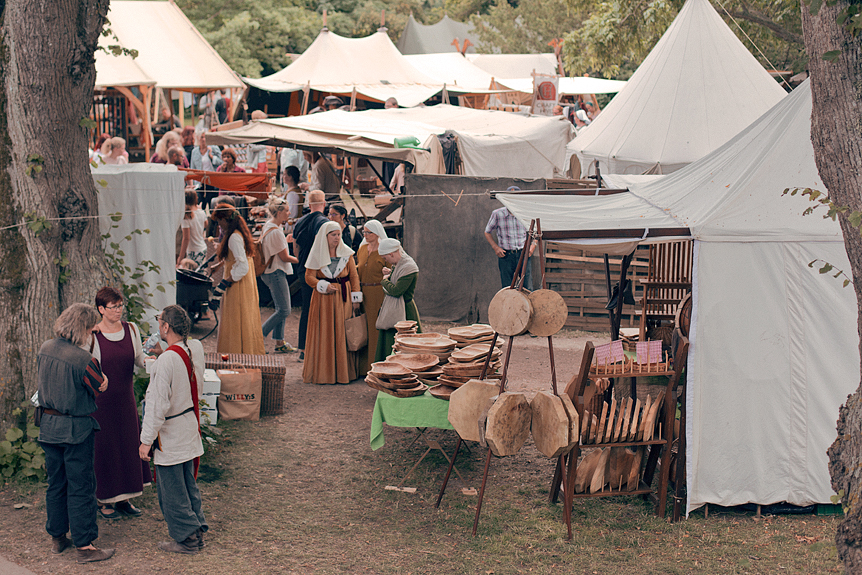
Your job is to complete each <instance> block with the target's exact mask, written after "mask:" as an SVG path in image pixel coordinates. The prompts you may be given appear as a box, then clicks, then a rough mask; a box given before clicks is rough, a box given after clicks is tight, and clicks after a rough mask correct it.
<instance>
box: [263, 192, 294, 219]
mask: <svg viewBox="0 0 862 575" xmlns="http://www.w3.org/2000/svg"><path fill="white" fill-rule="evenodd" d="M289 208H290V204H288V203H287V202H286V201H284V200H283V199H281V198H279V197H274V198H272V199H271V200H269V203H268V204H267V205H266V211H268V212H269V215H271V216H272V217H276V216H278V213H279V212H282V211H284V210H287V209H289Z"/></svg>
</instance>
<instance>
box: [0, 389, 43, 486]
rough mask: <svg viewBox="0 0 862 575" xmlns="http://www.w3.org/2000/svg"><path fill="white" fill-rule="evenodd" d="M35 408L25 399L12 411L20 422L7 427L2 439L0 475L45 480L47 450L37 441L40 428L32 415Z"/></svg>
mask: <svg viewBox="0 0 862 575" xmlns="http://www.w3.org/2000/svg"><path fill="white" fill-rule="evenodd" d="M33 409H34V408H33V406H32V405H30V402H29V401H24V402H23V403H22V404H21V407H18V408H15V409H14V410H13V411H12V415H13V416H14V417H17V418H18V423H17V425H13V426H12V427H10V428H9V429H7V430H6V433H5V436H4V440H3V441H0V477H3V478H6V479H9V478H12V477H21V478H28V479H31V478H32V479H37V480H39V481H45V477H46V474H45V452H44V451H42V448H41V447H40V446H39V443H38V442H37V438H38V437H39V428H38V427H36V426H35V425H34V424H33V421H32V419H33V418H32V417H30V413H31V412H32V411H33Z"/></svg>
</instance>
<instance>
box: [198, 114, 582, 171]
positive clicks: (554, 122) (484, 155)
mask: <svg viewBox="0 0 862 575" xmlns="http://www.w3.org/2000/svg"><path fill="white" fill-rule="evenodd" d="M447 130H451V131H453V132H454V133H456V134H457V136H458V149H459V152H460V155H461V161H462V164H463V171H464V174H465V175H469V176H497V177H522V178H543V177H553V176H554V174H555V173H556V174H561V173H562V172H563V171H564V169H565V165H564V164H565V146H566V143H567V142H568V141H569V140H571V138H572V137H573V134H574V128H573V127H572V125H571V123H570V122H568V121H566V119H565V118H563V117H562V116H552V117H547V116H521V115H518V114H510V113H508V112H497V111H491V110H474V109H471V108H462V107H457V106H448V105H445V104H440V105H437V106H428V107H421V108H404V109H394V108H393V109H389V110H365V111H362V112H343V111H341V110H332V111H329V112H323V113H319V114H311V115H308V116H291V117H288V118H278V119H271V120H262V121H258V122H252V123H251V124H249V125H248V126H245V127H243V128H239V129H236V130H228V131H224V132H213V133H212V134H208V135H207V141H211V142H213V143H229V142H231V141H235V142H243V143H251V142H252V141H257V142H264V143H268V144H273V145H285V144H295V145H299V146H301V147H308V148H321V149H325V148H327V147H332V148H333V149H339V150H343V151H346V152H348V153H356V154H358V155H367V156H371V157H380V158H384V157H385V158H389V159H399V160H401V161H407V162H410V163H411V164H413V165H414V166H415V167H416V171H417V172H419V173H445V170H444V169H443V165H442V161H439V159H435V156H434V154H437V153H439V142H438V141H437V135H440V134H443V133H444V132H446V131H447ZM404 136H414V137H416V138H417V139H418V140H419V141H420V142H421V143H422V146H423V147H425V148H428V149H430V150H431V152H426V151H423V150H412V149H410V148H394V140H395V138H399V137H404ZM278 142H283V143H281V144H279V143H278ZM384 151H386V152H385V154H384V153H383V152H384ZM428 154H430V157H429V156H428ZM425 158H428V159H425ZM438 162H439V163H438Z"/></svg>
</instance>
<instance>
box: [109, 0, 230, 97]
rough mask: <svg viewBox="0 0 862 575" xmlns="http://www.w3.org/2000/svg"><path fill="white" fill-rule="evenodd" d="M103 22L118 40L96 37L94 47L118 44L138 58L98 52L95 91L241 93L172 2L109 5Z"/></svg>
mask: <svg viewBox="0 0 862 575" xmlns="http://www.w3.org/2000/svg"><path fill="white" fill-rule="evenodd" d="M108 20H109V21H110V22H111V32H112V33H113V35H116V37H117V39H116V40H115V39H114V38H113V37H111V36H108V37H105V36H101V37H100V38H99V45H100V46H109V45H112V44H118V45H120V46H122V47H123V48H127V49H134V50H137V51H138V56H137V58H135V59H134V60H133V59H131V58H130V57H128V56H122V57H114V56H109V55H107V54H104V53H99V52H97V53H96V86H97V87H109V86H131V85H142V84H144V85H146V84H153V83H155V84H156V86H158V87H159V88H166V89H174V90H184V91H188V92H209V91H211V90H218V89H230V88H244V87H245V86H244V85H243V83H242V80H241V79H240V78H239V76H237V75H236V74H234V72H233V70H231V69H230V66H228V65H227V64H226V63H225V61H224V60H222V58H221V56H219V55H218V53H217V52H216V51H215V50H214V49H213V47H212V46H210V45H209V42H207V41H206V39H204V37H203V36H202V35H201V34H200V32H198V30H197V29H196V28H195V27H194V25H193V24H192V23H191V22H190V21H189V19H188V18H186V16H185V14H183V12H182V10H180V8H179V6H177V5H176V4H175V3H174V2H145V1H134V0H112V1H111V7H110V11H109V12H108ZM135 78H137V80H138V83H137V84H136V83H134V79H135Z"/></svg>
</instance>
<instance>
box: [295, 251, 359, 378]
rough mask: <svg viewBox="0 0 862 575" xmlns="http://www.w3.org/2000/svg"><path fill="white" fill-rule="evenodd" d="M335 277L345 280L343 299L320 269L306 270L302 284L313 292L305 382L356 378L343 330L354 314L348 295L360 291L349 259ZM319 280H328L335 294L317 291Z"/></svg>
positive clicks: (303, 375) (353, 264) (351, 355)
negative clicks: (305, 284)
mask: <svg viewBox="0 0 862 575" xmlns="http://www.w3.org/2000/svg"><path fill="white" fill-rule="evenodd" d="M338 278H347V279H348V282H347V285H346V286H345V287H346V289H347V297H346V298H345V297H343V295H342V293H343V292H342V287H341V286H340V285H339V284H338V283H337V282H336V281H335V280H334V279H330V278H328V277H326V275H325V274H324V273H323V272H322V271H321V270H311V269H307V270H305V281H306V283H307V284H308V285H309V286H311V287H312V288H313V289H314V291H313V292H312V295H311V304H310V306H309V310H308V333H307V335H306V337H305V363H304V364H303V366H302V381H304V382H305V383H318V384H333V383H350V381H351V380H354V379H356V377H357V374H356V354H355V353H353V352H349V351H347V336H346V333H345V330H344V321H345V320H346V319H347V318H349V317H350V316H351V315H352V313H353V302H352V300H351V296H350V292H358V291H359V276H358V275H357V273H356V264H355V263H353V257H352V256H351V257H349V258H348V261H347V265H346V266H345V267H344V269H343V270H341V272H340V273H339V274H338V275H336V276H335V279H338ZM320 280H326V281H331V282H332V284H333V285H335V286H337V287H338V288H339V289H338V291H337V292H336V293H334V294H322V293H320V292H319V291H317V284H318V282H319V281H320ZM345 299H346V301H345Z"/></svg>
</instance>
